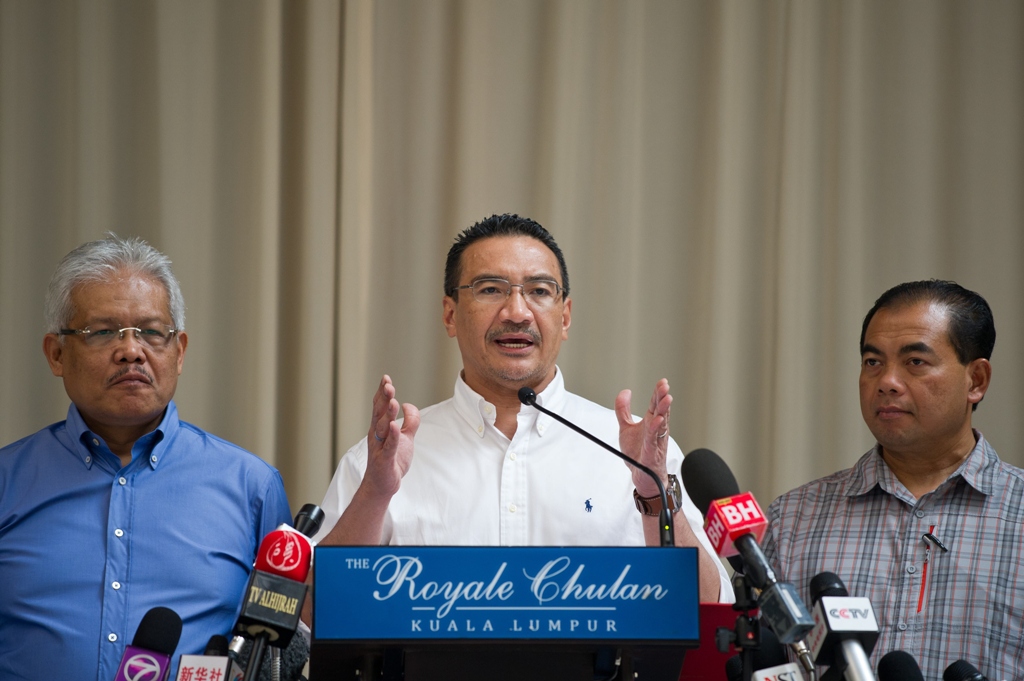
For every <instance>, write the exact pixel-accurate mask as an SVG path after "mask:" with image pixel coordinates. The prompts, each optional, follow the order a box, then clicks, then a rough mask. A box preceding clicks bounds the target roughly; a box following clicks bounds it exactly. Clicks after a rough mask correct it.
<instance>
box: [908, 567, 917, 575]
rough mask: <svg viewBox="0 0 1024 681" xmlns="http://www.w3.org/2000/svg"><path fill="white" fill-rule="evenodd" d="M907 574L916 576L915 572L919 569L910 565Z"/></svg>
mask: <svg viewBox="0 0 1024 681" xmlns="http://www.w3.org/2000/svg"><path fill="white" fill-rule="evenodd" d="M907 572H909V573H910V574H914V573H915V572H917V568H916V567H914V566H913V565H910V566H908V567H907Z"/></svg>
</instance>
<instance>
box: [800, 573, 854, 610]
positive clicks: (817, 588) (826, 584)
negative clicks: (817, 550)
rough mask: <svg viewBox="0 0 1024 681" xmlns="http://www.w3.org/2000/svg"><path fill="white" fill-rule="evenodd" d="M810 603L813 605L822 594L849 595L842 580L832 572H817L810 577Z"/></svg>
mask: <svg viewBox="0 0 1024 681" xmlns="http://www.w3.org/2000/svg"><path fill="white" fill-rule="evenodd" d="M810 592H811V605H812V606H813V605H815V604H816V603H817V602H818V601H820V600H821V597H822V596H839V597H845V596H849V595H850V592H849V591H847V590H846V585H845V584H843V580H841V579H839V575H837V574H835V573H834V572H819V573H818V574H816V575H814V577H812V578H811V586H810Z"/></svg>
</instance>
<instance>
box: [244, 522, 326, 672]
mask: <svg viewBox="0 0 1024 681" xmlns="http://www.w3.org/2000/svg"><path fill="white" fill-rule="evenodd" d="M323 517H324V514H323V511H322V510H320V507H318V506H316V505H315V504H306V505H305V506H303V507H302V510H300V511H299V514H298V515H297V516H296V519H295V523H296V525H300V526H302V528H303V530H304V532H299V531H297V530H295V529H293V528H291V527H289V526H288V525H281V526H280V527H278V528H277V529H276V530H273V531H271V532H269V533H267V536H266V537H264V538H263V541H262V542H260V548H259V551H258V552H257V554H256V564H255V566H254V569H253V571H252V574H251V575H250V576H249V583H248V585H247V586H246V589H245V600H244V602H243V603H242V612H241V613H240V614H239V615H238V623H237V624H236V625H235V629H234V631H235V633H236V634H239V635H241V636H243V637H245V638H251V639H252V640H253V647H252V651H251V652H250V654H249V662H248V664H247V665H246V668H245V681H252V679H254V678H256V675H257V674H258V673H259V668H260V665H261V664H262V663H263V655H264V653H265V651H266V647H267V645H270V646H273V647H275V648H284V647H286V646H287V645H288V644H289V643H290V642H291V640H292V637H293V636H294V635H295V630H296V629H297V628H298V626H299V616H300V614H301V612H302V604H303V602H304V601H305V600H306V593H307V592H308V590H309V587H308V586H307V585H306V577H307V576H308V575H309V570H310V567H311V566H312V561H313V544H312V542H311V541H310V539H309V538H310V537H311V536H313V535H314V534H316V532H317V530H319V529H320V523H322V522H323ZM306 532H308V533H309V534H308V535H307V534H306ZM233 648H234V647H233ZM236 652H237V651H236Z"/></svg>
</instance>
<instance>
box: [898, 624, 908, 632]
mask: <svg viewBox="0 0 1024 681" xmlns="http://www.w3.org/2000/svg"><path fill="white" fill-rule="evenodd" d="M896 628H897V629H899V630H900V631H906V630H907V625H906V623H905V622H900V623H899V624H897V625H896Z"/></svg>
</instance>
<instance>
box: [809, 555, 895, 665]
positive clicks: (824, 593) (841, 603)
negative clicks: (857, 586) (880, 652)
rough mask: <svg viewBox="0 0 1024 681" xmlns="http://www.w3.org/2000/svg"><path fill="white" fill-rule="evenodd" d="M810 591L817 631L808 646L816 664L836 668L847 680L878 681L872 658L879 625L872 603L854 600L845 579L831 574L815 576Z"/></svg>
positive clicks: (811, 635)
mask: <svg viewBox="0 0 1024 681" xmlns="http://www.w3.org/2000/svg"><path fill="white" fill-rule="evenodd" d="M810 589H811V599H812V600H813V602H814V629H813V630H812V631H811V634H810V635H809V636H808V637H807V645H808V646H809V647H810V649H811V652H812V654H813V655H814V663H815V664H819V665H829V666H834V667H835V668H836V670H837V671H841V672H842V673H843V675H844V676H845V677H846V679H847V681H874V679H875V676H874V674H873V673H872V671H871V663H870V662H869V661H868V655H870V654H871V651H872V649H874V647H875V641H877V640H878V622H876V621H875V612H874V610H872V608H871V601H869V600H868V599H867V598H863V597H860V598H854V597H851V596H850V592H849V591H847V590H846V585H845V584H843V580H841V579H839V577H838V576H837V575H835V574H833V573H831V572H821V573H819V574H817V575H815V576H814V577H813V578H812V579H811V587H810ZM831 671H832V670H831V669H830V670H829V672H830V673H831Z"/></svg>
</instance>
